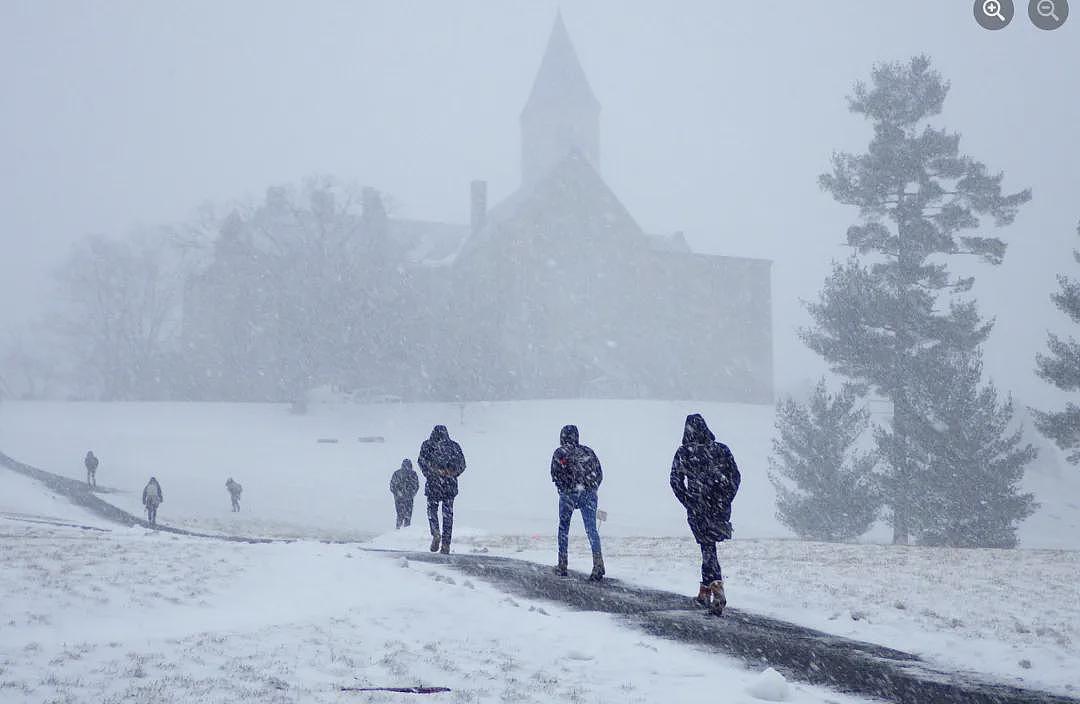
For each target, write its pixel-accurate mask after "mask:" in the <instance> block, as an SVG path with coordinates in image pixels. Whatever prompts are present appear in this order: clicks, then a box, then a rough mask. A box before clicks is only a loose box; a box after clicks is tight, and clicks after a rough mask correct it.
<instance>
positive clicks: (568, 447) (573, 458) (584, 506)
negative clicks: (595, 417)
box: [551, 425, 604, 581]
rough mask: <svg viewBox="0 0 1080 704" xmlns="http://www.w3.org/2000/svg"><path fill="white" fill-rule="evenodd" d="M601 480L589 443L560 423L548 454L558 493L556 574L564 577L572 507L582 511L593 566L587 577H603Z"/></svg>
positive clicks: (598, 462)
mask: <svg viewBox="0 0 1080 704" xmlns="http://www.w3.org/2000/svg"><path fill="white" fill-rule="evenodd" d="M603 480H604V471H603V469H602V468H601V467H600V460H599V459H598V458H597V457H596V453H595V452H593V451H592V448H591V447H589V446H588V445H582V444H580V443H579V442H578V429H577V426H576V425H567V426H563V429H562V431H561V432H560V433H559V446H558V447H557V448H555V452H554V453H553V454H552V455H551V481H553V482H554V483H555V489H556V490H557V491H558V492H559V533H558V546H559V556H558V563H557V564H556V565H555V573H556V574H559V575H562V576H563V577H565V576H566V570H567V547H568V543H569V538H570V519H571V518H572V517H573V515H574V509H578V510H579V511H581V520H582V522H583V523H584V524H585V534H586V535H587V536H589V546H590V547H591V548H592V555H593V569H592V574H591V575H589V579H591V580H594V581H600V580H601V579H603V578H604V556H603V554H602V553H601V550H600V533H599V531H597V530H596V504H597V494H596V492H597V490H598V489H599V488H600V482H602V481H603Z"/></svg>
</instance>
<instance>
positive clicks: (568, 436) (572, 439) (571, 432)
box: [559, 425, 578, 445]
mask: <svg viewBox="0 0 1080 704" xmlns="http://www.w3.org/2000/svg"><path fill="white" fill-rule="evenodd" d="M559 444H560V445H577V444H578V429H577V426H576V425H564V426H563V429H562V430H561V431H559Z"/></svg>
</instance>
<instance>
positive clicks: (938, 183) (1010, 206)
mask: <svg viewBox="0 0 1080 704" xmlns="http://www.w3.org/2000/svg"><path fill="white" fill-rule="evenodd" d="M948 89H949V85H948V83H947V82H945V81H944V80H943V79H942V78H941V76H940V75H939V74H938V73H937V72H935V71H933V70H932V69H931V67H930V60H929V59H927V58H926V57H916V58H914V59H912V60H910V61H909V62H907V63H892V64H883V65H879V66H877V67H876V68H875V69H874V71H873V78H872V85H870V86H867V85H864V84H862V83H860V84H857V85H856V86H855V91H854V95H853V97H852V98H850V101H849V102H850V109H851V111H852V112H854V113H857V114H861V115H863V116H865V117H866V118H867V119H868V120H870V121H871V123H872V124H873V127H874V137H873V139H872V140H871V142H870V144H869V147H868V149H867V151H866V153H864V154H859V155H852V154H837V155H835V156H834V158H833V170H832V173H829V174H825V175H823V176H822V177H821V179H820V183H821V186H822V188H823V189H824V190H826V191H828V192H829V193H831V194H832V196H833V197H834V198H835V199H836V200H837V201H838V202H840V203H844V204H846V205H853V206H856V207H857V208H858V209H859V215H860V218H859V223H858V224H856V225H853V226H851V227H850V228H849V229H848V232H847V244H848V245H849V246H850V247H851V248H852V249H854V250H855V252H856V255H855V256H853V257H852V258H851V259H850V260H848V262H846V263H845V264H842V265H839V264H838V265H836V266H835V267H834V270H833V272H832V274H831V276H830V277H829V278H828V280H827V281H826V283H825V287H824V289H823V290H822V293H821V297H820V299H819V300H818V301H817V302H815V303H811V304H809V305H808V308H809V311H810V314H811V316H812V318H813V319H814V322H815V323H816V327H815V328H813V329H809V330H803V331H802V337H803V340H804V341H805V342H806V344H807V345H808V346H809V347H810V348H811V349H813V350H814V351H816V352H818V353H819V354H821V355H822V356H823V357H824V358H825V359H826V361H828V362H829V363H830V365H831V366H832V368H833V369H834V371H836V372H837V373H839V374H841V375H843V376H846V377H848V378H849V379H851V380H852V381H855V382H858V383H861V384H867V385H869V386H870V387H872V388H873V389H874V390H876V391H877V392H878V393H879V394H881V395H882V396H884V397H886V398H888V399H889V400H890V401H891V402H892V404H893V421H892V428H891V434H892V436H893V442H892V444H891V446H890V451H889V452H888V453H883V455H884V457H885V459H886V462H885V466H884V468H883V469H884V471H885V474H886V477H885V478H886V482H885V484H884V486H885V489H886V496H885V500H886V503H887V504H888V505H889V507H890V508H891V520H892V524H893V539H894V541H896V542H906V541H907V539H908V535H909V523H910V514H911V513H912V511H913V504H912V502H913V500H914V498H915V493H916V490H917V487H916V486H915V484H916V469H917V468H916V464H915V459H916V458H915V457H914V455H915V453H916V452H917V449H916V448H915V446H914V445H913V443H912V438H911V434H912V432H913V430H912V428H913V426H914V424H915V423H916V422H917V419H916V418H915V410H914V408H913V399H912V396H913V394H914V392H915V389H916V388H917V385H918V380H919V375H920V374H922V373H924V372H925V370H926V368H927V365H928V364H930V363H929V362H928V361H927V360H928V355H930V354H932V353H934V352H935V350H937V349H938V348H943V349H953V350H966V351H972V350H975V349H976V348H978V346H979V345H980V344H981V343H982V342H983V341H984V340H985V339H986V337H987V335H989V333H990V328H991V323H988V322H985V321H983V320H982V319H981V318H980V317H979V314H978V312H977V310H976V307H975V304H974V302H972V301H965V300H957V299H956V298H954V294H957V293H963V292H966V291H969V290H970V289H971V286H972V284H973V283H974V280H973V279H971V278H966V279H958V278H955V277H953V276H952V275H950V273H949V271H948V267H947V265H946V263H945V258H946V257H950V256H955V255H958V254H968V255H974V256H976V257H979V258H981V259H982V260H983V261H985V262H987V263H990V264H1000V263H1001V262H1002V260H1003V258H1004V255H1005V243H1004V242H1002V241H1001V240H1000V239H998V238H993V237H986V236H982V235H978V234H965V233H966V232H967V231H970V230H975V229H976V228H978V227H979V226H980V224H981V221H980V216H989V217H991V218H993V220H994V222H995V224H996V225H998V226H1001V225H1007V224H1009V223H1011V222H1012V221H1013V219H1014V218H1015V216H1016V212H1017V209H1018V208H1019V206H1020V205H1022V204H1023V203H1025V202H1027V201H1028V200H1029V199H1030V197H1031V193H1030V191H1027V190H1024V191H1020V192H1017V193H1013V194H1008V195H1006V194H1003V193H1002V188H1001V183H1002V180H1003V175H1002V174H1000V173H999V174H990V173H989V172H988V170H987V168H986V166H985V165H983V164H982V163H981V162H979V161H976V160H974V159H972V158H970V157H968V156H965V155H962V154H960V136H959V135H958V134H953V133H949V132H947V131H945V130H942V129H936V128H934V127H931V126H929V125H928V124H926V121H927V120H928V118H931V117H933V116H935V115H938V114H939V113H940V112H941V109H942V106H943V104H944V101H945V97H946V95H947V93H948Z"/></svg>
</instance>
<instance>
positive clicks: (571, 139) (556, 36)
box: [521, 12, 600, 185]
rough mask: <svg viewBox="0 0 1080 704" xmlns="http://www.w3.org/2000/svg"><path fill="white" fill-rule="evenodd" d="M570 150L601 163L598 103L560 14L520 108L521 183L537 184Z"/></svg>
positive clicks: (594, 163)
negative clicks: (531, 85) (523, 105)
mask: <svg viewBox="0 0 1080 704" xmlns="http://www.w3.org/2000/svg"><path fill="white" fill-rule="evenodd" d="M573 150H577V151H579V152H581V154H582V155H584V156H585V157H586V158H587V159H589V161H591V162H592V164H593V166H594V167H596V166H597V165H598V164H599V163H600V161H599V159H600V102H599V101H598V100H597V99H596V96H595V95H593V92H592V88H591V87H590V86H589V81H588V79H587V78H585V71H584V70H583V69H582V68H581V63H580V62H579V61H578V57H577V52H576V51H574V45H573V43H572V42H571V41H570V34H569V33H568V32H567V31H566V25H565V24H564V23H563V18H562V13H561V12H560V13H559V14H558V15H556V16H555V26H554V27H552V29H551V36H550V37H549V38H548V43H547V49H546V50H545V51H544V58H543V59H542V60H541V61H540V70H539V71H537V72H536V80H534V81H533V87H532V92H531V93H530V94H529V100H528V102H526V103H525V109H524V110H522V111H521V182H522V183H523V184H526V185H527V184H532V183H536V182H537V181H538V180H539V179H541V178H543V177H544V176H545V175H546V174H547V173H548V172H549V171H550V170H551V169H552V168H553V167H554V166H555V165H556V164H558V163H559V162H560V161H562V160H563V158H565V157H566V155H567V154H569V153H570V152H571V151H573Z"/></svg>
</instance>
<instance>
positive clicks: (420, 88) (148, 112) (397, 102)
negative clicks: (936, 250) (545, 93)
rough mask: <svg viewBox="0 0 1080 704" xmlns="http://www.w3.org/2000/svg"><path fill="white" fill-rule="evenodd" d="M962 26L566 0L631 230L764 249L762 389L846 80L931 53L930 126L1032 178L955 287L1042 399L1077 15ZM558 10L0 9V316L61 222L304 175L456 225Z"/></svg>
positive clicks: (36, 289) (1067, 190)
mask: <svg viewBox="0 0 1080 704" xmlns="http://www.w3.org/2000/svg"><path fill="white" fill-rule="evenodd" d="M1016 3H1017V13H1016V18H1015V19H1014V21H1013V24H1012V25H1011V26H1010V27H1008V28H1007V29H1006V30H1004V31H1001V32H988V31H986V30H983V29H981V28H980V27H978V26H977V25H976V24H975V22H974V19H973V17H972V3H971V2H968V1H967V0H948V1H943V0H919V1H910V0H905V2H892V1H886V0H830V1H829V2H796V1H794V0H785V1H784V2H758V1H751V0H747V1H746V2H715V0H704V1H702V2H658V1H653V2H629V1H627V0H611V1H610V2H583V1H581V0H575V1H574V2H564V3H563V16H564V19H565V21H566V24H567V28H568V29H569V32H570V35H571V37H572V38H573V40H574V43H575V45H576V47H577V50H578V54H579V56H580V58H581V61H582V64H583V65H584V67H585V70H586V73H587V75H588V77H589V80H590V82H591V84H592V86H593V90H594V92H595V93H596V95H597V98H598V99H599V100H600V102H601V104H602V106H603V108H602V110H603V111H602V113H601V162H602V164H601V166H602V171H603V173H604V175H605V177H606V178H607V180H608V182H609V184H610V185H611V186H612V187H613V188H614V190H615V192H616V193H617V194H618V195H619V196H620V197H621V199H622V200H623V202H624V203H625V204H626V206H627V207H628V208H629V210H630V211H631V213H633V214H634V216H635V217H636V218H637V219H638V221H639V222H640V223H641V225H642V226H643V227H644V228H646V229H647V230H649V231H652V232H661V233H666V232H672V231H675V230H684V231H685V232H686V234H687V237H688V239H689V240H690V242H691V244H692V245H693V246H694V247H695V248H696V249H698V250H699V251H704V252H710V253H719V254H735V255H746V256H757V257H766V258H770V259H773V260H774V261H775V264H774V269H773V291H774V316H775V336H776V357H777V382H778V385H779V387H780V388H781V389H784V388H789V387H793V386H795V385H797V384H798V383H799V381H800V380H801V379H803V378H806V377H808V376H809V375H812V374H815V373H817V371H818V368H819V364H820V363H819V362H818V361H817V360H816V358H815V357H814V356H813V355H812V354H811V353H810V352H808V351H806V350H805V348H803V346H802V345H801V343H799V342H798V341H797V339H796V338H795V333H794V330H795V328H796V327H797V326H798V325H801V324H805V322H806V316H805V313H804V312H803V310H802V308H801V305H800V304H799V299H800V298H811V297H814V296H815V295H816V291H817V290H818V289H819V288H820V285H821V282H822V279H823V277H824V276H825V274H826V273H827V271H828V264H829V261H830V259H832V258H843V257H845V256H847V250H846V249H845V248H843V247H842V246H841V243H842V242H843V238H844V231H845V229H846V227H847V225H849V224H850V223H851V222H852V221H854V219H855V216H856V213H855V212H854V211H853V210H852V209H850V208H845V207H843V206H839V205H837V204H835V203H833V202H832V201H831V199H830V198H829V196H828V195H826V194H824V193H822V192H821V191H820V190H819V189H818V187H817V176H818V174H819V173H821V172H822V171H824V170H826V169H827V168H828V166H829V157H830V154H831V153H832V151H834V150H836V149H846V150H859V149H861V148H863V147H864V146H865V144H866V142H867V141H868V139H869V131H868V129H867V127H866V125H865V123H864V122H863V121H861V120H860V119H859V118H857V117H856V116H854V115H851V114H850V113H848V112H847V109H846V103H845V96H846V95H848V94H849V93H850V90H851V86H852V84H853V82H854V81H856V80H858V79H863V78H866V77H867V76H868V75H869V71H870V68H871V66H872V65H873V63H875V62H877V61H882V60H898V59H907V58H909V57H910V56H912V55H914V54H916V53H926V54H928V55H930V56H931V57H932V58H933V59H934V61H935V64H936V66H937V68H938V69H939V70H940V71H941V72H942V73H943V74H944V75H945V76H946V77H947V78H948V79H950V80H951V82H952V86H953V88H952V92H951V94H950V97H949V100H948V101H947V103H946V110H945V114H944V115H943V116H942V118H941V120H940V121H939V123H940V124H943V125H946V126H948V127H950V128H953V129H956V130H958V131H960V132H961V133H962V134H963V141H962V143H961V146H962V148H963V149H964V150H965V151H966V152H967V153H969V154H971V155H973V156H975V157H977V158H979V159H981V160H983V161H985V162H986V163H987V164H988V165H989V166H990V168H991V169H993V170H1004V171H1005V172H1006V175H1007V178H1006V184H1005V185H1006V188H1007V189H1008V190H1010V191H1012V190H1018V189H1021V188H1024V187H1031V188H1032V189H1033V190H1034V199H1033V201H1032V202H1031V203H1030V204H1029V205H1028V206H1026V207H1025V208H1024V209H1023V210H1022V211H1021V214H1020V216H1019V217H1018V218H1017V221H1016V223H1015V225H1013V226H1012V227H1010V228H1008V229H1006V230H1003V231H1001V232H1000V234H1001V235H1002V236H1003V237H1004V238H1005V239H1007V240H1008V241H1009V242H1010V248H1009V252H1008V255H1007V257H1006V263H1005V264H1004V265H1003V266H1002V267H998V268H997V269H996V270H995V269H993V268H991V267H979V268H976V269H975V270H974V273H975V274H976V275H977V276H978V282H977V284H976V288H975V293H976V294H977V295H978V296H979V298H980V300H981V302H982V309H983V311H984V313H986V314H988V315H993V316H996V317H997V320H998V324H997V328H996V330H995V333H994V336H993V338H992V341H991V343H990V345H989V348H988V365H987V366H988V371H989V372H990V373H991V374H992V375H993V376H994V377H995V379H996V380H997V382H998V384H999V386H1000V387H1002V388H1004V389H1009V390H1013V391H1015V392H1016V393H1017V394H1018V396H1019V397H1020V398H1021V400H1023V401H1025V402H1038V401H1041V400H1043V399H1044V398H1045V396H1046V394H1047V389H1046V387H1045V384H1043V383H1042V382H1041V381H1039V380H1038V379H1036V378H1035V377H1034V374H1033V373H1032V371H1031V369H1032V367H1033V356H1034V354H1035V353H1036V352H1037V351H1040V350H1042V349H1043V348H1044V345H1045V335H1046V331H1047V329H1048V328H1053V329H1056V330H1059V331H1062V332H1065V331H1067V319H1066V318H1065V317H1064V316H1063V315H1061V314H1059V313H1058V312H1057V311H1056V309H1054V308H1053V307H1052V306H1051V304H1050V302H1049V300H1048V296H1049V294H1050V292H1051V291H1052V290H1054V288H1055V286H1056V284H1055V280H1054V276H1055V274H1056V273H1058V272H1061V271H1066V270H1069V268H1070V267H1071V270H1072V272H1073V273H1075V272H1076V269H1077V266H1076V265H1075V264H1073V263H1072V260H1071V257H1070V250H1071V249H1072V248H1073V247H1076V246H1080V238H1077V237H1076V235H1075V228H1076V224H1077V221H1078V220H1080V197H1078V196H1080V137H1078V136H1077V131H1078V130H1080V90H1078V88H1080V8H1077V11H1076V12H1074V16H1073V18H1072V19H1071V20H1070V21H1068V22H1067V23H1066V25H1065V26H1064V27H1063V28H1061V29H1060V30H1058V31H1056V32H1043V31H1040V30H1037V29H1035V28H1034V27H1033V26H1031V24H1030V22H1029V21H1028V19H1027V13H1026V5H1027V3H1026V2H1025V0H1016ZM556 9H557V4H556V3H554V2H545V1H541V0H529V1H528V2H525V1H520V2H518V1H511V0H505V1H499V2H496V1H495V0H488V1H483V2H481V1H476V2H447V1H445V0H431V1H430V2H400V1H396V0H395V1H391V0H383V1H379V2H376V1H374V0H349V1H347V2H344V1H343V2H330V1H327V0H315V1H312V2H299V1H297V2H269V1H267V0H251V1H244V2H241V1H236V0H227V1H226V0H213V1H193V0H185V2H182V3H181V2H170V3H164V2H146V1H145V0H110V1H108V2H104V1H103V2H51V1H48V0H25V1H23V0H3V2H0V326H8V325H13V324H19V323H21V322H23V321H25V320H27V319H29V318H30V317H32V316H34V315H36V314H37V313H39V312H40V310H41V308H42V304H43V301H45V299H46V297H47V296H48V295H50V275H51V271H52V269H53V268H54V267H55V265H56V263H57V262H58V260H59V259H60V258H61V257H62V256H63V254H64V252H65V251H66V250H67V248H68V247H69V246H70V245H71V243H72V242H73V241H75V240H76V239H77V238H79V237H81V236H83V235H85V234H87V233H106V234H118V235H119V234H123V233H124V232H126V231H128V230H129V229H131V228H132V227H133V226H135V225H138V224H140V223H141V224H159V223H173V222H178V221H181V220H184V219H186V218H188V217H190V216H191V214H192V212H193V211H194V210H195V208H196V207H197V206H198V205H200V204H201V203H203V202H206V201H215V202H225V201H229V200H233V199H237V198H245V197H249V196H257V195H259V194H261V193H262V192H263V190H264V189H265V188H266V186H268V185H270V184H275V183H282V182H295V181H298V180H301V179H303V178H304V177H306V176H309V175H312V174H316V173H325V174H332V175H335V176H338V177H340V178H341V179H342V180H344V181H345V182H347V183H353V184H356V185H371V186H375V187H377V188H379V189H380V190H383V191H385V192H387V193H390V194H392V195H393V197H394V198H395V200H396V201H397V202H398V203H399V213H400V214H402V215H404V216H408V217H416V218H430V219H439V220H453V221H459V222H464V221H466V220H467V218H468V182H469V180H470V179H473V178H484V179H487V180H488V181H489V184H490V188H491V195H492V198H493V199H494V200H497V199H498V198H499V197H501V196H503V195H506V194H508V193H509V192H511V191H512V190H513V189H514V188H515V187H516V186H517V184H518V180H519V138H518V115H519V112H520V110H521V107H522V105H523V104H524V101H525V98H526V97H527V95H528V91H529V88H530V86H531V82H532V78H533V75H534V73H535V71H536V69H537V67H538V64H539V61H540V56H541V53H542V51H543V48H544V44H545V42H546V40H547V35H548V32H549V30H550V28H551V25H552V22H553V19H554V17H555V12H556Z"/></svg>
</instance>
